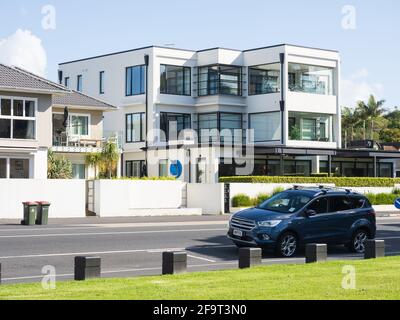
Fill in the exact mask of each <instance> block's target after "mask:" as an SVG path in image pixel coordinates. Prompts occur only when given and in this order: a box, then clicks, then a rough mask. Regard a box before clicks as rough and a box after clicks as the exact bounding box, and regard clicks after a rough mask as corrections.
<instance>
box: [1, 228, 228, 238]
mask: <svg viewBox="0 0 400 320" xmlns="http://www.w3.org/2000/svg"><path fill="white" fill-rule="evenodd" d="M211 231H226V229H186V230H146V231H126V232H125V231H124V232H89V233H48V234H20V235H13V236H0V238H2V239H5V238H10V239H12V238H42V237H75V236H110V235H127V234H147V233H176V232H180V233H184V232H211Z"/></svg>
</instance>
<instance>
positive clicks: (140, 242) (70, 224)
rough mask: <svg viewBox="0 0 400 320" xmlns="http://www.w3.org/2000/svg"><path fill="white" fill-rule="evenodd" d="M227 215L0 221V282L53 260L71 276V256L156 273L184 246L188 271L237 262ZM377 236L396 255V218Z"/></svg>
mask: <svg viewBox="0 0 400 320" xmlns="http://www.w3.org/2000/svg"><path fill="white" fill-rule="evenodd" d="M227 219H228V217H226V216H225V217H221V216H219V217H211V216H209V217H207V216H203V217H163V218H134V219H132V218H124V219H97V218H88V219H84V220H80V219H75V220H57V221H51V224H50V225H48V226H32V227H30V226H21V225H17V224H16V222H14V223H15V224H14V223H13V222H7V223H5V222H1V221H0V263H1V265H2V268H1V269H2V270H1V273H2V274H1V277H2V282H3V283H18V282H37V281H41V280H42V278H43V274H42V268H43V267H44V266H48V265H51V266H54V267H55V270H56V274H57V279H58V280H66V279H72V278H73V272H74V271H73V270H74V257H75V256H78V255H96V256H100V257H101V258H102V277H127V276H138V275H157V274H160V273H161V255H162V252H163V251H169V250H171V251H174V250H186V251H187V252H188V269H189V271H205V270H216V269H229V268H237V256H238V254H237V249H236V247H235V246H233V245H232V243H231V242H230V241H229V240H228V239H227V238H226V236H225V234H226V231H227ZM377 238H378V239H385V240H386V252H387V255H400V218H379V221H378V234H377ZM358 258H361V256H360V255H354V254H350V253H348V251H347V250H346V249H345V248H344V247H334V248H329V259H358ZM263 263H265V264H274V263H275V264H276V263H304V257H303V256H302V255H301V254H300V255H299V256H298V257H296V258H293V259H279V258H275V257H274V256H273V255H272V254H269V253H264V255H263Z"/></svg>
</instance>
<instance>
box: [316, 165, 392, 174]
mask: <svg viewBox="0 0 400 320" xmlns="http://www.w3.org/2000/svg"><path fill="white" fill-rule="evenodd" d="M320 172H322V173H328V161H321V162H320ZM331 173H332V175H335V176H341V177H373V176H374V164H373V163H372V162H365V161H364V162H363V161H332V166H331ZM377 174H378V176H379V177H388V178H392V177H393V164H392V163H389V162H378V163H377Z"/></svg>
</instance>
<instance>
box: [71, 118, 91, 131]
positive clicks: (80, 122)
mask: <svg viewBox="0 0 400 320" xmlns="http://www.w3.org/2000/svg"><path fill="white" fill-rule="evenodd" d="M69 119H70V121H69V122H70V130H71V135H73V136H89V116H88V115H70V117H69Z"/></svg>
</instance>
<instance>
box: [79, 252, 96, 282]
mask: <svg viewBox="0 0 400 320" xmlns="http://www.w3.org/2000/svg"><path fill="white" fill-rule="evenodd" d="M100 276H101V258H100V257H75V280H77V281H83V280H86V279H89V278H100Z"/></svg>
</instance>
